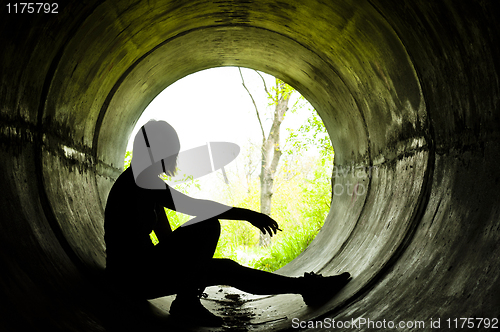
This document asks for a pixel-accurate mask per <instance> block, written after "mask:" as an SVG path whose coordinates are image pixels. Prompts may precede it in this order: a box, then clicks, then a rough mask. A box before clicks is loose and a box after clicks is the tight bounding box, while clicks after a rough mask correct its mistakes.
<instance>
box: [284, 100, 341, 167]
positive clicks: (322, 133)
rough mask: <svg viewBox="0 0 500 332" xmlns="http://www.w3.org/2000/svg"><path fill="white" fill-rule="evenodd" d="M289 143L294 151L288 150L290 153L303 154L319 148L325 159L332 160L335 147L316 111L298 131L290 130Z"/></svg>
mask: <svg viewBox="0 0 500 332" xmlns="http://www.w3.org/2000/svg"><path fill="white" fill-rule="evenodd" d="M288 143H291V144H292V146H293V149H290V150H288V153H299V154H301V153H303V152H304V151H308V150H309V149H310V148H311V147H315V148H319V151H320V153H321V155H322V156H323V157H326V158H330V156H331V155H333V153H334V151H333V146H332V142H331V141H330V137H329V136H328V132H327V131H326V127H325V125H324V124H323V121H322V120H321V118H320V117H319V115H318V113H316V111H314V110H313V111H312V113H311V116H310V117H309V118H308V119H307V122H306V123H305V124H303V125H302V126H301V127H300V128H299V129H298V130H297V131H293V130H289V138H288V142H287V144H288Z"/></svg>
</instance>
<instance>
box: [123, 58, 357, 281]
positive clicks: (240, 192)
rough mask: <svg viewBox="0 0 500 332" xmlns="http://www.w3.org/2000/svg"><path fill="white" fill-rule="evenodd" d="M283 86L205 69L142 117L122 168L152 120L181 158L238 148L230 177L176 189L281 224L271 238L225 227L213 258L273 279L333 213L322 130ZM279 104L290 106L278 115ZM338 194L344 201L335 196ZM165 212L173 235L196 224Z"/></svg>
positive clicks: (250, 74)
mask: <svg viewBox="0 0 500 332" xmlns="http://www.w3.org/2000/svg"><path fill="white" fill-rule="evenodd" d="M279 84H281V81H280V80H277V79H276V78H275V77H273V76H271V75H267V74H265V73H260V72H257V71H254V70H251V69H246V68H237V67H220V68H213V69H207V70H204V71H201V72H197V73H194V74H191V75H189V76H187V77H185V78H183V79H180V80H178V81H177V82H175V83H174V84H172V85H170V86H169V87H168V88H166V89H165V90H163V91H162V92H161V93H160V94H158V95H157V96H156V97H155V98H154V99H153V101H152V102H151V103H150V104H149V105H148V106H147V107H146V109H145V110H144V112H143V113H142V115H141V117H140V118H139V120H138V122H137V124H136V125H135V128H134V130H133V132H132V135H131V137H130V139H129V142H128V145H127V152H126V154H125V166H124V168H127V167H129V165H130V161H131V158H132V155H133V151H132V144H133V140H134V138H135V135H136V133H137V132H138V131H139V130H140V127H141V126H142V125H144V124H145V123H146V122H147V121H149V120H151V119H155V120H164V121H167V122H169V123H170V124H171V125H173V126H174V128H176V131H177V133H178V135H179V137H180V141H181V150H182V151H186V150H189V149H191V148H197V147H199V146H203V145H206V144H207V142H221V141H224V142H231V143H235V144H237V145H238V146H239V147H240V153H239V155H238V157H237V158H236V159H235V160H234V161H233V162H231V163H230V164H228V165H226V166H225V167H224V173H222V171H214V172H212V173H210V174H206V175H204V176H202V177H200V178H196V179H192V180H191V181H189V182H187V183H183V184H180V185H177V186H175V188H176V189H177V190H180V191H182V192H184V193H186V194H188V195H190V196H192V197H195V198H203V199H209V200H214V201H216V202H220V203H223V204H226V205H229V206H238V207H243V208H248V209H251V210H254V211H260V212H264V213H266V214H268V213H269V214H270V215H271V216H272V217H273V218H274V219H275V220H277V222H278V224H279V225H280V229H281V230H282V231H281V232H278V233H277V234H276V235H275V236H273V237H272V238H267V237H265V236H264V235H263V234H261V233H260V232H259V230H258V229H257V228H254V227H253V226H251V225H250V224H248V223H245V222H234V221H226V220H224V221H221V223H222V233H221V238H220V240H219V244H218V246H217V249H216V252H215V257H216V258H231V259H233V260H235V261H237V262H238V263H240V264H243V265H244V266H248V267H253V268H258V269H261V270H266V271H269V272H274V271H275V270H277V269H279V268H281V267H283V266H284V265H286V264H287V263H288V262H290V261H292V260H293V259H294V258H295V257H297V256H298V255H299V254H300V253H301V252H302V251H303V250H304V249H305V248H306V247H307V245H308V244H309V243H310V242H311V241H312V240H313V239H314V237H315V236H316V234H317V233H318V231H319V230H320V229H321V226H322V225H323V223H324V220H325V217H326V215H327V214H328V211H329V209H330V202H331V174H332V167H331V164H332V162H333V153H334V152H333V147H332V145H331V141H330V140H329V137H328V134H327V133H326V129H325V127H324V124H323V122H322V121H321V119H320V118H319V116H318V115H317V113H316V111H315V110H314V109H312V106H311V105H310V104H309V102H308V101H307V100H305V98H304V97H302V96H301V95H300V93H299V92H298V91H296V90H295V89H293V87H290V86H289V85H283V86H279ZM280 89H281V90H280ZM279 96H283V97H284V98H286V102H282V104H280V106H279V107H280V108H278V104H277V100H278V99H279ZM285 106H286V107H285ZM283 110H284V112H283ZM278 111H281V112H283V115H282V116H283V118H282V119H279V118H277V114H278V113H277V112H278ZM274 124H276V125H277V126H278V128H279V129H278V133H279V138H278V141H277V142H274V143H272V146H274V148H273V151H279V152H277V153H279V157H278V159H277V160H278V162H277V164H276V166H274V168H272V167H270V174H272V175H273V176H272V181H273V188H272V196H271V199H269V203H270V204H269V207H270V212H267V210H266V211H264V210H263V208H262V197H263V195H262V182H261V178H262V158H263V155H268V153H266V152H263V153H262V152H261V151H262V149H263V148H264V143H263V138H264V137H265V139H266V142H268V141H269V140H274V139H275V137H271V128H272V126H273V125H274ZM268 159H269V163H270V161H271V158H269V157H268ZM342 189H343V188H342ZM352 190H353V188H350V191H351V192H352ZM342 191H343V190H342ZM359 192H361V190H359ZM336 194H337V195H340V194H342V193H341V192H339V190H336ZM264 197H265V196H264ZM165 212H166V214H167V216H168V219H169V221H170V224H171V228H172V229H173V230H175V229H176V228H177V227H179V226H180V225H181V224H183V223H185V222H187V221H188V220H189V219H190V217H189V216H187V215H183V214H182V213H176V212H175V211H171V210H168V209H165ZM267 240H269V243H262V242H263V241H267Z"/></svg>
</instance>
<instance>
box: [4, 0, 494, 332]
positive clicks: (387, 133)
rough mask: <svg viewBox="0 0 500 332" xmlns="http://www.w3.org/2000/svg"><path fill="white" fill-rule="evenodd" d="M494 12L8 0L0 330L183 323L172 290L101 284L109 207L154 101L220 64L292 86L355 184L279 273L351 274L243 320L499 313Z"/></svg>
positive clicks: (284, 322) (369, 5)
mask: <svg viewBox="0 0 500 332" xmlns="http://www.w3.org/2000/svg"><path fill="white" fill-rule="evenodd" d="M494 8H496V7H495V1H493V0H492V1H488V0H485V1H452V0H447V1H446V0H437V1H410V0H404V1H400V0H371V1H362V0H359V1H354V0H352V1H347V0H340V1H319V0H317V1H313V0H311V1H298V0H288V1H283V2H278V1H271V0H251V1H236V0H233V1H230V0H221V1H213V2H212V1H210V2H208V1H201V0H199V1H197V0H193V1H173V0H172V1H158V0H148V1H117V0H100V1H96V0H89V1H70V2H68V4H63V3H62V2H61V3H59V10H58V11H59V13H57V14H27V13H24V14H19V13H18V14H12V13H11V14H7V12H6V6H5V4H4V5H3V8H2V20H1V23H0V45H1V46H2V52H1V55H0V60H1V61H0V72H1V86H0V100H1V104H0V123H1V132H0V144H1V149H0V174H2V176H1V177H0V188H2V189H1V190H2V194H1V198H0V211H1V212H0V213H1V216H2V217H1V224H0V225H1V231H0V246H1V250H0V264H1V269H2V272H1V275H0V292H1V294H0V303H1V307H0V309H1V320H0V330H2V331H4V330H5V331H20V330H30V331H32V330H47V329H50V330H51V331H54V330H64V331H104V330H113V329H114V328H116V329H117V330H121V331H124V330H140V331H142V330H147V329H155V328H159V329H162V330H171V331H177V330H179V327H173V326H171V323H170V322H169V319H168V315H167V312H166V310H165V308H168V303H167V304H165V303H163V304H162V303H161V300H158V301H160V302H158V301H157V302H154V301H153V302H150V303H149V302H143V303H142V302H140V303H132V302H128V301H125V300H123V299H121V298H119V297H117V296H115V295H113V294H112V293H111V292H109V291H108V290H107V287H106V286H105V285H103V284H102V282H101V276H102V271H103V268H104V264H105V248H104V243H103V207H104V204H105V201H106V196H107V193H108V191H109V189H110V187H111V185H112V183H113V181H114V179H116V177H117V176H118V174H119V173H120V171H121V170H120V167H121V165H122V161H123V155H124V150H125V147H126V142H127V140H128V138H129V135H130V133H131V130H132V127H133V125H134V124H135V122H136V120H137V119H138V117H139V116H140V114H141V112H142V110H143V109H144V108H145V106H146V105H147V104H148V103H149V102H150V101H151V100H152V99H153V98H154V97H155V96H156V95H157V94H158V93H159V92H160V91H161V90H163V89H164V88H166V87H167V86H168V85H170V84H171V83H173V82H175V81H176V80H178V79H180V78H182V77H184V76H186V75H188V74H191V73H194V72H196V71H199V70H202V69H206V68H211V67H217V66H230V65H231V66H244V67H250V68H255V69H258V70H262V71H265V72H267V73H269V74H272V75H275V76H277V77H280V78H281V79H283V80H285V81H287V82H289V83H290V84H291V85H293V86H294V87H296V88H297V89H298V90H299V91H300V92H301V93H302V94H303V95H304V96H305V97H306V98H307V99H308V100H309V101H310V102H311V103H312V104H313V105H314V107H315V108H316V109H317V111H318V112H319V113H320V115H321V117H322V119H323V120H324V122H325V124H326V126H327V128H328V130H329V133H330V135H331V139H332V142H333V145H334V147H335V152H336V155H335V160H336V167H337V169H339V170H341V171H342V172H344V171H345V172H347V173H339V176H337V177H336V178H335V184H338V185H339V186H337V188H341V186H340V185H343V186H344V188H350V189H348V190H350V192H351V193H352V189H353V184H357V185H358V187H357V188H363V189H365V192H363V194H362V195H358V196H356V195H354V196H352V195H349V194H348V193H345V192H344V194H342V195H334V197H333V202H332V209H331V211H330V214H329V216H328V218H327V220H326V222H325V226H324V227H323V229H322V231H321V232H320V234H319V235H318V237H317V239H316V240H315V241H314V242H313V243H312V244H311V245H310V246H309V248H307V249H306V251H305V252H304V253H303V254H302V255H301V256H300V257H298V258H297V259H296V260H295V261H293V262H292V263H290V264H288V265H287V266H286V267H284V268H283V269H282V270H280V271H279V273H283V274H287V275H295V276H297V275H300V274H302V273H303V272H304V271H310V270H314V271H319V272H321V273H324V274H335V273H337V272H339V271H350V272H351V273H352V274H353V277H354V279H353V280H352V282H351V283H350V284H349V285H348V286H347V287H346V288H345V289H344V290H343V291H342V292H341V293H340V294H339V295H338V296H336V297H335V298H334V299H332V300H331V301H330V302H329V303H328V304H326V305H324V306H323V307H320V308H315V309H311V308H307V307H305V306H304V305H303V303H302V302H301V300H300V297H297V296H294V295H282V296H274V297H266V298H259V299H257V300H255V301H250V302H248V303H247V304H246V305H247V307H248V308H252V306H253V307H255V308H257V307H259V308H270V309H268V312H271V311H272V312H274V313H275V316H274V318H272V319H271V318H269V317H267V318H262V317H263V316H258V317H254V318H252V320H250V321H249V323H248V322H247V325H245V326H241V327H239V329H240V330H243V331H244V330H252V331H253V330H260V331H268V330H272V329H275V330H280V329H289V328H293V325H292V318H300V319H302V320H306V319H313V318H318V319H320V320H321V319H323V318H325V317H326V318H335V319H337V320H350V319H352V318H353V319H356V318H360V317H362V318H365V319H371V320H372V321H382V320H384V319H385V320H386V321H394V322H399V321H414V320H419V321H424V322H425V323H426V326H425V328H424V329H423V330H430V323H429V322H430V320H431V318H432V319H433V320H437V319H441V327H442V328H443V327H447V326H446V325H444V324H445V323H446V322H445V320H446V319H448V318H451V319H454V318H460V317H471V318H495V317H496V318H498V317H499V312H500V303H499V297H498V294H499V293H500V281H499V277H498V276H499V272H500V271H499V269H500V265H499V261H500V248H499V240H500V229H499V220H500V218H499V217H500V207H499V202H500V190H499V189H500V174H499V173H498V169H499V166H498V165H499V161H500V160H499V151H500V149H499V147H500V146H499V144H500V140H499V134H500V110H499V97H500V90H499V76H498V74H499V60H498V59H500V49H499V45H500V38H499V28H498V24H497V19H496V17H495V16H496V15H495V10H494ZM235 125H238V124H235ZM353 167H354V169H353ZM366 167H372V170H373V173H372V176H371V177H368V176H366V174H365V176H363V174H362V171H363V170H365V169H366ZM353 170H354V172H353ZM358 172H360V173H358ZM344 174H345V176H344ZM347 181H349V183H347ZM349 186H350V187H349ZM165 301H168V299H167V300H165ZM216 305H218V306H219V307H220V306H221V305H222V307H223V306H224V304H223V303H222V304H220V303H219V304H216ZM216 305H214V306H216ZM242 305H244V303H243V304H242ZM248 308H247V309H248ZM256 310H257V309H256ZM269 310H271V311H269ZM259 317H261V318H259ZM266 319H267V320H266ZM476 322H477V321H476ZM446 324H447V323H446ZM497 326H498V325H497ZM367 327H368V326H364V327H362V328H360V329H361V330H363V329H366V328H367ZM202 330H203V329H202ZM319 330H321V329H319ZM324 330H327V329H326V328H324ZM402 330H405V329H402Z"/></svg>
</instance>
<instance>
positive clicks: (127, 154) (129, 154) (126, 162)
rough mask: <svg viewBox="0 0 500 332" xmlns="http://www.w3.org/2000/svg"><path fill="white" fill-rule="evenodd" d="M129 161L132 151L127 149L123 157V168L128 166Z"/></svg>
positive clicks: (130, 160)
mask: <svg viewBox="0 0 500 332" xmlns="http://www.w3.org/2000/svg"><path fill="white" fill-rule="evenodd" d="M131 162H132V151H127V152H125V158H124V160H123V170H126V169H127V168H129V167H130V163H131Z"/></svg>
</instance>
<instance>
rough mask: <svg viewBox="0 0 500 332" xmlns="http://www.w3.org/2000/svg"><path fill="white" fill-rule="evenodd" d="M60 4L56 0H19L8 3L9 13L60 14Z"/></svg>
mask: <svg viewBox="0 0 500 332" xmlns="http://www.w3.org/2000/svg"><path fill="white" fill-rule="evenodd" d="M58 9H59V4H57V3H56V2H53V3H48V2H18V3H8V4H7V12H8V13H9V14H58V13H59V12H58Z"/></svg>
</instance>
